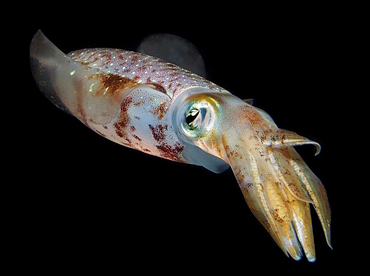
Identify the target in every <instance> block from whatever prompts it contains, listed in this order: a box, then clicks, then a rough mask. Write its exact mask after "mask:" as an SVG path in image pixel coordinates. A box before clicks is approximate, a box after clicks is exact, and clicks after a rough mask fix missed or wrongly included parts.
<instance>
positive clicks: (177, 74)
mask: <svg viewBox="0 0 370 276" xmlns="http://www.w3.org/2000/svg"><path fill="white" fill-rule="evenodd" d="M68 56H69V57H71V58H72V59H73V60H75V61H77V62H80V63H82V64H84V65H86V66H89V67H94V68H99V69H100V70H102V71H103V72H104V73H108V74H117V75H119V76H121V77H124V78H128V79H130V80H133V81H135V82H137V83H139V84H144V83H148V84H157V85H160V86H162V87H163V88H164V90H165V93H166V94H167V95H168V96H170V98H173V97H176V96H177V95H179V94H180V93H181V92H182V91H184V90H185V89H188V88H191V87H202V88H208V89H210V90H215V91H220V92H226V90H225V89H223V88H221V87H219V86H218V85H216V84H214V83H212V82H210V81H208V80H206V79H204V78H202V77H200V76H198V75H195V74H193V73H191V72H190V71H188V70H186V69H183V68H180V67H178V66H176V65H174V64H171V63H168V62H165V61H163V60H161V59H158V58H155V57H151V56H147V55H143V54H140V53H136V52H131V51H125V50H119V49H82V50H77V51H73V52H71V53H69V54H68Z"/></svg>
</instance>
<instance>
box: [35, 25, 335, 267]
mask: <svg viewBox="0 0 370 276" xmlns="http://www.w3.org/2000/svg"><path fill="white" fill-rule="evenodd" d="M30 57H31V68H32V73H33V75H34V77H35V80H36V82H37V84H38V86H39V87H40V90H41V91H42V92H43V93H44V94H45V96H46V97H48V98H49V99H50V100H51V101H52V102H53V103H54V104H55V105H57V106H58V107H59V108H61V109H63V110H65V111H67V112H69V113H71V114H72V115H73V116H75V117H76V118H78V119H79V120H80V121H81V122H82V123H84V124H85V125H86V126H87V127H89V128H91V129H92V130H94V131H95V132H97V133H98V134H100V135H102V136H104V137H105V138H107V139H109V140H112V141H114V142H116V143H119V144H121V145H124V146H126V147H130V148H133V149H137V150H140V151H143V152H146V153H148V154H152V155H155V156H159V157H162V158H166V159H169V160H172V161H177V162H184V163H189V164H196V165H201V166H204V167H205V168H207V169H209V170H211V171H213V172H217V173H219V172H222V171H224V170H226V169H227V168H228V167H231V169H232V170H233V172H234V175H235V177H236V180H237V182H238V183H239V186H240V188H241V190H242V192H243V195H244V197H245V199H246V201H247V204H248V206H249V208H250V209H251V211H252V212H253V214H254V215H255V216H256V217H257V219H258V220H259V221H260V222H261V223H262V225H263V226H264V227H265V228H266V230H267V231H268V232H269V233H270V235H271V236H272V238H273V239H274V240H275V242H276V243H277V244H278V245H279V247H280V248H281V249H282V250H283V251H284V253H285V254H286V255H287V256H289V255H290V256H292V257H293V258H294V259H296V260H298V259H300V258H301V256H302V254H303V253H304V254H305V255H306V257H307V259H308V260H309V261H314V260H315V249H314V241H313V234H312V225H311V214H310V208H309V204H312V205H313V206H314V208H315V210H316V213H317V214H318V216H319V219H320V222H321V225H322V227H323V229H324V233H325V236H326V240H327V243H328V245H329V246H331V245H330V207H329V204H328V199H327V196H326V192H325V188H324V187H323V185H322V184H321V182H320V180H319V179H318V178H317V177H316V176H315V175H314V174H313V173H312V171H311V170H310V169H309V168H308V166H307V165H306V164H305V163H304V161H303V160H302V158H301V157H300V156H299V155H298V153H297V152H296V151H295V149H294V148H293V146H296V145H303V144H313V145H315V146H316V149H317V153H319V151H320V145H319V144H317V143H316V142H313V141H311V140H309V139H307V138H304V137H302V136H299V135H298V134H296V133H294V132H290V131H287V130H282V129H279V128H278V127H277V126H276V124H275V123H274V122H273V120H272V119H271V117H270V116H269V115H268V114H267V113H265V112H264V111H262V110H260V109H258V108H256V107H253V106H252V105H250V104H248V103H247V102H245V101H243V100H241V99H239V98H237V97H235V96H234V95H232V94H231V93H230V92H228V91H226V90H225V89H223V88H221V87H219V86H217V85H216V84H214V83H212V82H210V81H208V80H206V79H204V78H202V77H200V76H197V75H195V74H193V73H191V72H190V71H187V70H185V69H182V68H180V67H178V66H176V65H174V64H170V63H167V62H165V61H163V60H160V59H158V58H155V57H151V56H148V55H145V54H140V53H136V52H130V51H124V50H117V49H83V50H78V51H74V52H71V53H69V54H68V55H65V54H63V53H62V52H61V51H60V50H59V49H58V48H56V47H55V46H54V45H53V44H52V43H51V42H50V41H49V40H48V39H47V38H46V37H45V36H44V35H43V34H42V33H41V31H39V32H38V33H37V34H36V35H35V37H34V38H33V40H32V43H31V47H30ZM302 249H303V252H302Z"/></svg>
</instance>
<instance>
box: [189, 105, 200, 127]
mask: <svg viewBox="0 0 370 276" xmlns="http://www.w3.org/2000/svg"><path fill="white" fill-rule="evenodd" d="M198 115H199V110H198V109H196V108H193V109H191V110H190V111H189V112H188V114H186V123H187V124H188V126H190V127H194V125H193V123H194V121H195V119H196V118H197V117H198Z"/></svg>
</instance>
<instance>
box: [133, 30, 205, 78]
mask: <svg viewBox="0 0 370 276" xmlns="http://www.w3.org/2000/svg"><path fill="white" fill-rule="evenodd" d="M137 51H138V52H139V53H144V54H147V55H150V56H154V57H158V58H161V59H163V60H166V61H168V62H171V63H174V64H176V65H178V66H180V67H182V68H185V69H187V70H189V71H191V72H193V73H195V74H197V75H199V76H202V77H204V78H206V69H205V65H204V61H203V58H202V56H201V54H200V52H199V51H198V50H197V48H196V47H195V46H194V44H192V43H191V42H189V41H188V40H186V39H184V38H182V37H179V36H177V35H172V34H154V35H150V36H147V37H146V38H144V39H143V40H142V42H141V43H140V45H139V47H138V49H137Z"/></svg>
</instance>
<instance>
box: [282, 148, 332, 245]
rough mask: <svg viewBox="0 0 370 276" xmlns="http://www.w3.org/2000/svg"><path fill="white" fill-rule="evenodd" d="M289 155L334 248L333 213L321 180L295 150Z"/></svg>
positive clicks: (290, 151) (329, 243) (328, 240)
mask: <svg viewBox="0 0 370 276" xmlns="http://www.w3.org/2000/svg"><path fill="white" fill-rule="evenodd" d="M289 153H290V155H291V156H292V159H291V160H290V163H291V166H292V168H293V169H294V171H295V173H296V174H297V176H298V177H299V179H300V180H301V181H302V183H303V185H304V187H305V189H306V190H307V192H308V193H309V195H310V197H311V199H312V201H313V206H314V208H315V211H316V213H317V215H318V217H319V219H320V222H321V225H322V228H323V229H324V233H325V238H326V242H327V244H328V245H329V247H330V248H332V245H331V239H330V223H331V212H330V206H329V201H328V197H327V194H326V190H325V188H324V186H323V185H322V183H321V181H320V179H319V178H318V177H317V176H316V175H315V174H314V173H313V172H312V171H311V170H310V168H309V167H308V166H307V165H306V164H305V163H304V161H303V160H302V158H301V157H300V156H299V154H298V153H297V152H296V151H295V150H294V149H293V148H289Z"/></svg>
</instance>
